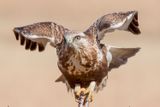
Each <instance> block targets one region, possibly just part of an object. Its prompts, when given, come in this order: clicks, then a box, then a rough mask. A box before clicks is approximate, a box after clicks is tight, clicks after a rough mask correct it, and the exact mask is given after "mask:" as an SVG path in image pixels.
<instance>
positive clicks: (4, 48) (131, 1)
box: [0, 0, 160, 107]
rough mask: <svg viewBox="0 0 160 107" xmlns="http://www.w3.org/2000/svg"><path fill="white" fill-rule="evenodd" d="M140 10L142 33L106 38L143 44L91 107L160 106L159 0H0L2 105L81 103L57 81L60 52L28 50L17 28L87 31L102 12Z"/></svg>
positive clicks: (64, 105)
mask: <svg viewBox="0 0 160 107" xmlns="http://www.w3.org/2000/svg"><path fill="white" fill-rule="evenodd" d="M128 10H137V11H138V12H139V23H140V28H141V32H142V33H141V35H133V34H131V33H129V32H124V31H116V32H114V33H109V34H108V35H106V36H105V38H104V40H103V42H104V43H106V44H110V45H115V46H120V47H141V48H142V49H141V51H140V52H139V53H137V54H136V56H134V57H132V58H130V59H129V61H128V63H127V64H126V65H123V66H121V67H120V68H119V69H114V70H112V72H110V73H109V78H108V83H107V87H105V88H104V89H103V91H101V92H99V93H98V94H96V95H95V98H94V102H93V103H91V104H90V107H160V1H159V0H1V1H0V107H76V106H77V103H75V100H74V97H73V95H72V94H71V93H68V92H67V90H66V86H65V85H64V84H62V83H55V82H54V81H55V79H56V78H57V77H58V76H59V75H60V74H61V73H60V71H59V69H58V67H57V56H56V50H55V49H54V48H52V47H51V46H49V45H48V47H47V48H46V49H45V51H44V52H42V53H39V52H38V51H34V52H30V51H26V50H25V49H24V47H23V46H20V43H19V41H16V39H15V36H14V34H13V32H12V29H13V28H14V27H16V26H23V25H28V24H32V23H35V22H42V21H53V22H56V23H58V24H61V25H64V26H65V27H68V28H70V29H74V30H78V31H83V30H85V29H86V28H88V27H89V26H90V25H91V24H92V23H93V22H94V21H95V20H96V19H97V18H99V17H100V16H102V15H104V14H107V13H112V12H118V11H128Z"/></svg>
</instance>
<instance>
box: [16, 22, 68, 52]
mask: <svg viewBox="0 0 160 107" xmlns="http://www.w3.org/2000/svg"><path fill="white" fill-rule="evenodd" d="M13 31H14V33H15V36H16V39H17V40H20V44H21V45H25V49H27V50H28V49H30V50H31V51H32V50H35V49H36V48H37V46H38V49H39V51H43V50H44V49H45V46H46V44H47V43H48V42H49V43H50V44H51V46H53V47H56V46H57V45H58V44H60V43H61V42H62V41H63V37H64V33H65V32H67V31H69V30H68V29H66V28H64V27H63V26H61V25H57V24H56V23H53V22H40V23H35V24H32V25H27V26H23V27H16V28H14V29H13Z"/></svg>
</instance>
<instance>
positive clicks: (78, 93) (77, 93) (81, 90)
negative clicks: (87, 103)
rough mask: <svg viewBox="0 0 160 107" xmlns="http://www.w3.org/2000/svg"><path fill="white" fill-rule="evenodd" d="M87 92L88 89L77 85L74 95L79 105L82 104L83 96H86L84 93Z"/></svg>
mask: <svg viewBox="0 0 160 107" xmlns="http://www.w3.org/2000/svg"><path fill="white" fill-rule="evenodd" d="M85 90H86V89H85V88H81V86H80V85H79V84H76V85H75V88H74V94H75V100H76V102H78V103H79V102H80V100H81V96H83V95H84V94H83V93H84V91H85ZM82 94H83V95H82Z"/></svg>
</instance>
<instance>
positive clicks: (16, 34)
mask: <svg viewBox="0 0 160 107" xmlns="http://www.w3.org/2000/svg"><path fill="white" fill-rule="evenodd" d="M13 32H14V35H15V37H16V40H19V32H20V30H19V29H18V28H17V27H15V28H14V29H13Z"/></svg>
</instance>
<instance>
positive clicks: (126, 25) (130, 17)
mask: <svg viewBox="0 0 160 107" xmlns="http://www.w3.org/2000/svg"><path fill="white" fill-rule="evenodd" d="M133 16H134V15H133V14H130V15H128V16H127V18H126V19H125V22H124V24H123V26H121V27H120V28H119V30H127V29H128V26H129V24H130V23H131V21H132V20H133Z"/></svg>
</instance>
